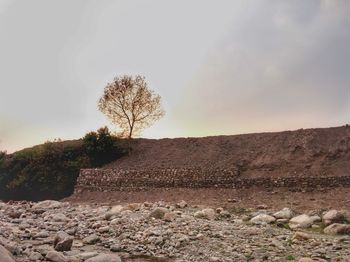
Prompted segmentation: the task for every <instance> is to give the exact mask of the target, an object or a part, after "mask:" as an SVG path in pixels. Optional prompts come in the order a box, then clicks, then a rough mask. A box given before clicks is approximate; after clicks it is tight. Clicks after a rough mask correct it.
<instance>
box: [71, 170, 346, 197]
mask: <svg viewBox="0 0 350 262" xmlns="http://www.w3.org/2000/svg"><path fill="white" fill-rule="evenodd" d="M349 186H350V176H337V177H335V176H333V177H330V176H317V177H316V176H315V177H261V178H242V177H240V176H239V171H238V170H236V169H222V170H219V169H213V170H207V169H206V170H203V169H201V168H182V169H171V168H168V169H148V170H120V169H82V170H81V171H80V175H79V178H78V180H77V184H76V187H75V192H79V191H82V190H89V191H104V192H106V191H107V192H109V191H120V190H130V191H132V190H142V189H147V188H159V187H165V188H171V187H184V188H210V187H218V188H237V189H240V188H249V187H262V188H274V187H286V188H289V189H290V190H292V191H300V190H308V191H313V190H317V189H322V188H327V187H349Z"/></svg>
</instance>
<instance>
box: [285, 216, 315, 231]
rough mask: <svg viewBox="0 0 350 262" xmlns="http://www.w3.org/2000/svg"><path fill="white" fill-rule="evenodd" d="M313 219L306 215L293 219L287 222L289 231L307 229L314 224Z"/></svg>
mask: <svg viewBox="0 0 350 262" xmlns="http://www.w3.org/2000/svg"><path fill="white" fill-rule="evenodd" d="M314 221H315V218H312V217H310V216H308V215H306V214H302V215H299V216H296V217H293V218H292V219H291V220H289V227H290V228H291V229H295V228H308V227H311V225H312V224H313V223H314Z"/></svg>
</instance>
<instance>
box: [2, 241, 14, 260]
mask: <svg viewBox="0 0 350 262" xmlns="http://www.w3.org/2000/svg"><path fill="white" fill-rule="evenodd" d="M0 258H1V259H0V261H1V262H16V260H15V258H14V257H13V256H12V254H11V253H10V251H8V250H7V249H6V248H4V247H3V246H1V245H0Z"/></svg>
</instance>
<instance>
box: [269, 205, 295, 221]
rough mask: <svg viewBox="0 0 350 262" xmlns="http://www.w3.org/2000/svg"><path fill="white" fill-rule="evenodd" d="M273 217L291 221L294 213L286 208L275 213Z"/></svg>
mask: <svg viewBox="0 0 350 262" xmlns="http://www.w3.org/2000/svg"><path fill="white" fill-rule="evenodd" d="M273 216H274V217H275V218H277V219H290V218H291V217H292V216H293V211H292V210H291V209H290V208H288V207H285V208H283V209H282V210H280V211H277V212H276V213H274V214H273Z"/></svg>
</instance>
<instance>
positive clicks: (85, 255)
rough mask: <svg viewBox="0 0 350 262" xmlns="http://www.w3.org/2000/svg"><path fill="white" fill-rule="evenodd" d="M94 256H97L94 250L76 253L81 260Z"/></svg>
mask: <svg viewBox="0 0 350 262" xmlns="http://www.w3.org/2000/svg"><path fill="white" fill-rule="evenodd" d="M96 256H98V253H97V252H96V251H92V252H84V253H80V254H79V255H78V257H79V258H80V259H82V260H83V261H85V260H86V259H89V258H92V257H96Z"/></svg>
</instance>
